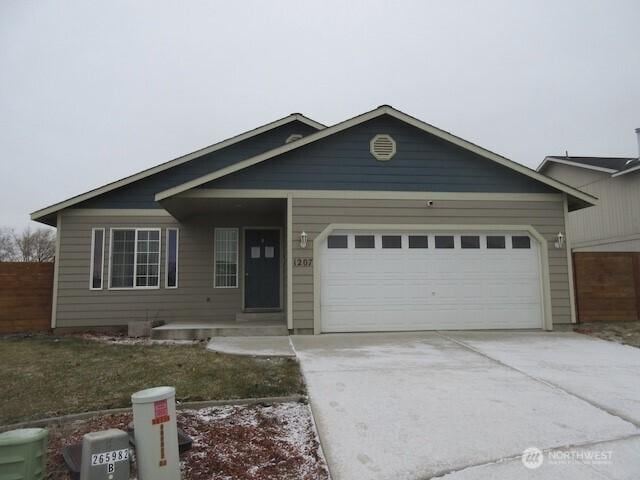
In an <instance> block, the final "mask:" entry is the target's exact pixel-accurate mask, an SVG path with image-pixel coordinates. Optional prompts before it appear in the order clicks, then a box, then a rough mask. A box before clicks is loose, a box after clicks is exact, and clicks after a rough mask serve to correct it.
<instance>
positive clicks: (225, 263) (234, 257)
mask: <svg viewBox="0 0 640 480" xmlns="http://www.w3.org/2000/svg"><path fill="white" fill-rule="evenodd" d="M214 243H215V245H214V250H215V266H214V270H215V271H214V277H215V280H214V286H215V287H216V288H237V287H238V229H237V228H216V229H215V239H214ZM257 249H258V252H257V253H258V255H257V257H253V249H252V258H259V257H260V247H257Z"/></svg>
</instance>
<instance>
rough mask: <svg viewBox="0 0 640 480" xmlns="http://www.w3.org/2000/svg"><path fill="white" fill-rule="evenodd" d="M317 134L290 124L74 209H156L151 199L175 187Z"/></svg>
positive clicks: (93, 199)
mask: <svg viewBox="0 0 640 480" xmlns="http://www.w3.org/2000/svg"><path fill="white" fill-rule="evenodd" d="M316 131H317V130H316V129H315V128H313V127H311V126H309V125H306V124H305V123H302V122H299V121H293V122H290V123H287V124H285V125H282V126H281V127H278V128H274V129H273V130H269V131H267V132H264V133H262V134H260V135H256V136H255V137H252V138H250V139H247V140H245V141H242V142H240V143H237V144H234V145H230V146H228V147H226V148H223V149H222V150H218V151H215V152H212V153H209V154H207V155H204V156H202V157H199V158H196V159H193V160H191V161H189V162H186V163H184V164H182V165H178V166H176V167H173V168H170V169H168V170H165V171H163V172H160V173H156V174H155V175H151V176H149V177H147V178H144V179H142V180H138V181H137V182H134V183H132V184H129V185H126V186H124V187H121V188H118V189H116V190H113V191H111V192H108V193H105V194H103V195H100V196H98V197H95V198H92V199H89V200H87V201H85V202H82V203H81V204H79V205H78V207H80V208H158V204H157V203H156V201H155V195H156V193H158V192H161V191H163V190H166V189H168V188H171V187H175V186H176V185H180V184H182V183H185V182H188V181H190V180H193V179H195V178H198V177H201V176H203V175H207V174H209V173H211V172H214V171H216V170H219V169H221V168H224V167H228V166H229V165H232V164H234V163H237V162H239V161H241V160H244V159H246V158H249V157H252V156H254V155H258V154H259V153H262V152H266V151H267V150H271V149H273V148H276V147H279V146H281V145H284V144H285V141H286V139H287V138H288V137H289V136H290V135H292V134H294V133H297V134H301V135H304V136H306V135H309V134H310V133H314V132H316Z"/></svg>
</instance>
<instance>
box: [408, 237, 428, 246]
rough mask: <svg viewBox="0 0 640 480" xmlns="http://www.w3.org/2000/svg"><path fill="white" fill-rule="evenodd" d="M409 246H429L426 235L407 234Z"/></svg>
mask: <svg viewBox="0 0 640 480" xmlns="http://www.w3.org/2000/svg"><path fill="white" fill-rule="evenodd" d="M409 248H429V237H428V236H427V235H409Z"/></svg>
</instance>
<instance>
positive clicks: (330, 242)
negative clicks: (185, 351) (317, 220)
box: [327, 235, 347, 248]
mask: <svg viewBox="0 0 640 480" xmlns="http://www.w3.org/2000/svg"><path fill="white" fill-rule="evenodd" d="M327 247H328V248H347V236H346V235H329V238H328V239H327Z"/></svg>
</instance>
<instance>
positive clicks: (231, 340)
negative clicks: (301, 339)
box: [207, 336, 295, 357]
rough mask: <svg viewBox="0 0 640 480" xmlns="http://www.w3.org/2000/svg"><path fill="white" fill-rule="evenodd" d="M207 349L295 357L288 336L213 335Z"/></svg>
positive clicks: (231, 352) (257, 355) (234, 353)
mask: <svg viewBox="0 0 640 480" xmlns="http://www.w3.org/2000/svg"><path fill="white" fill-rule="evenodd" d="M207 350H211V351H213V352H220V353H230V354H233V355H248V356H252V357H295V353H294V352H293V349H292V348H291V343H290V342H289V337H288V336H280V337H213V338H212V339H211V340H210V341H209V343H208V345H207Z"/></svg>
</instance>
